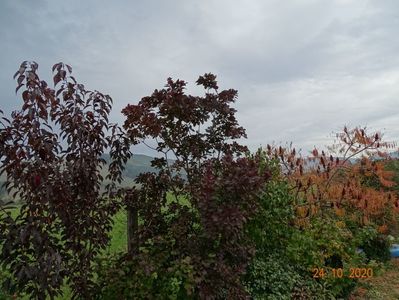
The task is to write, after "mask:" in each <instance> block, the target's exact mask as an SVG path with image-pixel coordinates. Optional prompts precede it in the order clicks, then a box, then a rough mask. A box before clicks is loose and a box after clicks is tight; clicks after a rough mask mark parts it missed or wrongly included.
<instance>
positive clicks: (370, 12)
mask: <svg viewBox="0 0 399 300" xmlns="http://www.w3.org/2000/svg"><path fill="white" fill-rule="evenodd" d="M398 34H399V2H398V1H397V0H391V1H388V0H378V1H366V0H364V1H362V0H356V1H355V0H353V1H351V0H318V1H316V0H314V1H312V0H290V1H282V0H253V1H251V0H247V1H234V0H229V1H227V0H226V1H225V0H218V1H216V0H215V1H210V0H203V1H188V0H181V1H177V0H170V1H161V0H158V1H152V0H146V1H102V0H95V1H94V0H92V1H75V0H74V1H71V0H68V1H51V0H47V1H45V0H35V1H30V0H2V1H1V2H0V63H1V64H0V65H1V70H0V108H2V109H3V110H5V111H7V112H10V111H11V110H14V109H17V108H18V107H19V105H20V103H21V100H20V98H19V96H16V95H15V92H14V91H15V83H14V81H13V79H12V75H13V74H14V73H15V71H16V70H17V69H18V67H19V64H20V63H21V62H22V61H23V60H34V61H36V62H38V63H39V74H40V75H41V77H42V78H44V79H46V80H48V81H49V82H51V80H50V78H51V66H52V65H53V64H54V63H56V62H59V61H63V62H65V63H68V64H70V65H72V67H73V73H74V75H75V77H76V78H77V79H78V81H80V82H82V83H84V84H85V86H86V87H87V88H89V89H97V90H100V91H102V92H104V93H107V94H109V95H111V96H112V98H113V99H114V103H115V105H114V110H113V113H112V120H113V121H118V122H122V121H123V117H122V115H121V113H120V111H121V109H122V108H123V107H125V106H126V105H127V104H128V103H137V101H139V99H140V98H141V97H143V96H147V95H149V94H150V93H151V92H152V91H153V90H154V89H155V88H162V87H163V85H164V84H165V82H166V78H167V77H169V76H170V77H172V78H174V79H177V78H179V79H184V80H186V81H188V83H189V85H188V92H189V93H194V94H198V93H200V92H201V90H199V89H198V87H196V86H195V81H196V79H197V78H198V76H199V75H202V74H204V73H206V72H212V73H214V74H216V75H217V76H218V80H219V86H220V87H221V88H234V89H237V90H238V92H239V98H238V100H237V103H236V105H235V107H236V108H237V109H238V119H239V122H240V123H241V125H243V126H244V127H245V128H246V129H247V134H248V139H247V140H246V141H245V143H246V144H247V145H249V146H250V148H251V149H256V148H257V147H258V146H260V145H266V144H267V143H270V142H273V141H275V142H277V143H279V142H282V143H285V142H293V144H294V145H296V146H297V147H299V148H302V149H304V150H308V149H311V148H312V147H313V146H314V145H322V144H328V143H329V141H331V136H330V135H331V132H333V131H337V130H339V129H340V128H342V127H343V126H344V125H345V124H347V125H350V126H355V125H362V126H368V127H369V128H371V129H374V130H383V131H384V132H385V137H386V139H388V140H392V141H399V105H398V104H399V39H398ZM141 152H144V150H142V151H141Z"/></svg>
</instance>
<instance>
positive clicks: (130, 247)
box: [127, 206, 139, 256]
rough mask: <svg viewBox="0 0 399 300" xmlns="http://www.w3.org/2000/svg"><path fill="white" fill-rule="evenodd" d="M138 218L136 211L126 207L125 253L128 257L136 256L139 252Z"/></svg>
mask: <svg viewBox="0 0 399 300" xmlns="http://www.w3.org/2000/svg"><path fill="white" fill-rule="evenodd" d="M138 228H139V216H138V211H137V209H135V208H133V207H130V206H128V207H127V251H128V253H129V254H130V255H132V256H133V255H136V254H137V253H138V252H139V243H138V233H137V231H138Z"/></svg>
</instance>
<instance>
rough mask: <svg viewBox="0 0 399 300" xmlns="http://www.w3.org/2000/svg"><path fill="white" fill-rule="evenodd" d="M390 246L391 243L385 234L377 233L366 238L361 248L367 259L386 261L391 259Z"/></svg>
mask: <svg viewBox="0 0 399 300" xmlns="http://www.w3.org/2000/svg"><path fill="white" fill-rule="evenodd" d="M390 246H391V243H390V242H389V240H388V238H387V237H386V236H383V235H378V236H376V237H374V238H372V239H369V240H367V241H366V242H365V243H364V244H363V245H362V246H361V248H362V249H363V250H364V253H365V255H366V257H367V259H368V260H375V261H380V262H388V261H389V260H390V259H391V253H390V251H389V249H390Z"/></svg>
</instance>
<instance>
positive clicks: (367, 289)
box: [350, 258, 399, 300]
mask: <svg viewBox="0 0 399 300" xmlns="http://www.w3.org/2000/svg"><path fill="white" fill-rule="evenodd" d="M350 299H351V300H379V299H384V300H397V299H399V259H398V258H397V259H392V261H391V263H390V264H389V266H388V268H387V269H386V270H385V271H384V272H383V274H381V275H380V276H375V277H371V278H367V279H364V280H363V281H361V282H360V286H359V287H358V288H357V289H356V291H355V292H354V293H353V295H352V296H351V298H350Z"/></svg>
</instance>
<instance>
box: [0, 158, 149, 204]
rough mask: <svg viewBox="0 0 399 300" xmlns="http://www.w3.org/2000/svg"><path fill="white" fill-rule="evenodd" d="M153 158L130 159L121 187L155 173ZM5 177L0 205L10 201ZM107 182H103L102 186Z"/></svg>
mask: <svg viewBox="0 0 399 300" xmlns="http://www.w3.org/2000/svg"><path fill="white" fill-rule="evenodd" d="M103 158H104V159H105V160H106V161H107V163H109V162H110V156H109V154H105V155H103ZM152 159H153V157H151V156H147V155H143V154H134V155H133V156H132V158H131V159H129V160H128V162H127V164H126V168H125V170H124V172H123V177H124V181H123V182H122V184H121V185H122V186H132V185H134V179H135V178H136V177H137V176H138V175H139V174H140V173H144V172H155V171H156V169H155V168H153V167H151V160H152ZM107 169H108V167H107V166H105V168H103V170H102V171H101V173H102V176H103V177H104V178H105V176H106V174H107ZM5 180H6V176H5V175H4V174H3V175H2V176H0V205H1V203H2V201H3V202H8V201H10V200H11V197H10V196H9V195H7V193H6V191H5V188H2V184H3V182H5ZM107 183H108V182H107V181H106V180H105V182H104V185H105V184H107Z"/></svg>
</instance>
